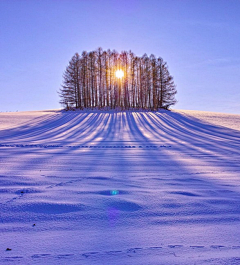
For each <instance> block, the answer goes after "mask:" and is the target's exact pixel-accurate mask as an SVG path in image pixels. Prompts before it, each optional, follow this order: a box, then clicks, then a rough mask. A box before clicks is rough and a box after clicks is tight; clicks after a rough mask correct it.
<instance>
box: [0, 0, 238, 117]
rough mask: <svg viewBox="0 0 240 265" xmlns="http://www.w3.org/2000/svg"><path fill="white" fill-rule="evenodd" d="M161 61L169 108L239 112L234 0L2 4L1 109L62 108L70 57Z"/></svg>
mask: <svg viewBox="0 0 240 265" xmlns="http://www.w3.org/2000/svg"><path fill="white" fill-rule="evenodd" d="M98 47H102V48H103V49H104V50H105V49H108V48H110V49H116V50H117V51H119V52H121V51H122V50H127V51H128V50H130V49H131V50H132V51H133V52H134V53H135V54H136V55H138V56H141V55H143V54H144V53H147V54H148V55H150V54H154V55H156V56H161V57H162V58H163V59H164V60H165V61H166V62H167V63H168V66H169V70H170V73H171V74H172V75H173V77H174V81H175V83H176V85H177V91H178V94H177V95H176V98H177V100H178V103H177V104H176V105H175V106H174V109H189V110H206V111H216V112H228V113H239V114H240V102H239V99H240V1H239V0H224V1H223V0H201V1H200V0H164V1H163V0H156V1H155V0H78V1H77V0H75V1H74V0H39V1H38V0H28V1H27V0H25V1H24V0H15V1H14V0H0V51H1V52H0V111H17V110H18V111H22V110H45V109H57V108H60V107H61V106H60V104H59V103H58V102H59V97H58V94H57V91H58V89H59V88H60V84H61V82H62V74H63V72H64V70H65V68H66V66H67V64H68V62H69V60H70V59H71V57H72V56H73V55H74V53H75V52H78V53H82V51H83V50H86V51H92V50H95V49H96V48H98Z"/></svg>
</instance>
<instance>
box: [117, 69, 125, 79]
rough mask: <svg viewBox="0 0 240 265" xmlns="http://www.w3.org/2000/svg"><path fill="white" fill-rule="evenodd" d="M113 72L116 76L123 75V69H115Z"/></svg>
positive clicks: (120, 76)
mask: <svg viewBox="0 0 240 265" xmlns="http://www.w3.org/2000/svg"><path fill="white" fill-rule="evenodd" d="M115 74H116V77H117V78H122V77H123V76H124V73H123V70H117V71H116V73H115Z"/></svg>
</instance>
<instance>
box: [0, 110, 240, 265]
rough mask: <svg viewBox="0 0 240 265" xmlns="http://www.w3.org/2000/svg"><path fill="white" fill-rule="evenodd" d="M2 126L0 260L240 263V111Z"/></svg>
mask: <svg viewBox="0 0 240 265" xmlns="http://www.w3.org/2000/svg"><path fill="white" fill-rule="evenodd" d="M0 129H1V130H0V165H1V167H0V214H1V216H0V264H151V265H152V264H184V265H185V264H197V265H198V264H218V265H222V264H240V115H228V114H219V113H218V114H217V113H206V112H191V111H172V112H168V111H160V112H154V113H151V112H103V113H101V112H97V111H95V112H90V111H89V112H80V111H79V112H77V111H76V112H74V111H72V112H61V111H42V112H19V113H1V114H0ZM7 248H9V250H7ZM10 249H11V250H10Z"/></svg>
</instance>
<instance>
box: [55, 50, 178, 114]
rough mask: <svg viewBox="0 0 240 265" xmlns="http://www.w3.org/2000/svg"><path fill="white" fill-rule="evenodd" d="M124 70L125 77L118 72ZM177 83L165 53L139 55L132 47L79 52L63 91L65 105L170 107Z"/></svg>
mask: <svg viewBox="0 0 240 265" xmlns="http://www.w3.org/2000/svg"><path fill="white" fill-rule="evenodd" d="M117 70H118V71H120V73H121V74H122V75H123V77H122V78H120V77H117V76H116V71H117ZM176 93H177V91H176V86H175V84H174V81H173V77H172V76H171V75H170V73H169V70H168V66H167V63H166V62H164V61H163V59H162V58H161V57H158V58H156V57H155V56H154V55H150V56H149V57H148V56H147V55H146V54H144V55H143V56H142V57H138V56H136V55H135V54H134V53H132V52H131V51H129V52H126V51H123V52H121V53H118V52H117V51H115V50H113V51H111V50H107V51H103V50H102V48H98V49H97V50H96V51H91V52H86V51H84V52H83V53H82V55H81V56H80V55H79V54H78V53H76V54H75V55H74V56H73V57H72V59H71V60H70V62H69V64H68V66H67V68H66V70H65V72H64V74H63V84H62V86H61V89H60V91H59V95H60V98H61V100H60V103H61V104H62V105H63V106H64V108H65V109H72V108H79V109H84V108H92V109H93V108H98V109H103V108H107V109H109V108H111V109H115V108H117V109H121V110H126V109H147V110H158V109H159V108H164V109H168V108H169V107H170V106H171V105H174V104H175V103H176V100H175V94H176Z"/></svg>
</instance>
